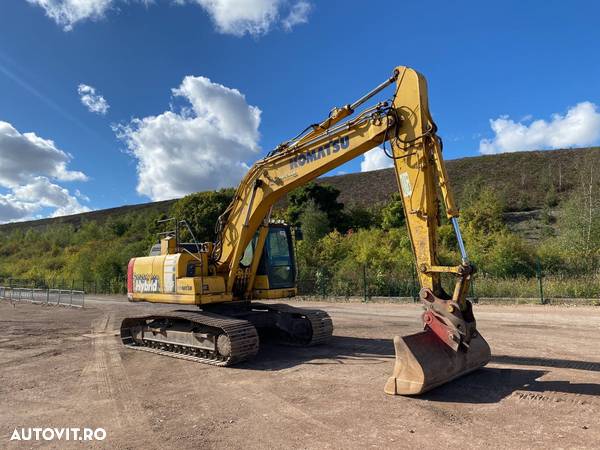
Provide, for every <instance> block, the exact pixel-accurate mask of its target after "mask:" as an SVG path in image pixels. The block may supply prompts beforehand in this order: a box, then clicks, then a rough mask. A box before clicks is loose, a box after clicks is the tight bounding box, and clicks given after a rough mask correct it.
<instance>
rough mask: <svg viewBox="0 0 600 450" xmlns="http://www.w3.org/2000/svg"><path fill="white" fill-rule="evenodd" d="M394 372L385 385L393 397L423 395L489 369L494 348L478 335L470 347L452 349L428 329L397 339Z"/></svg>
mask: <svg viewBox="0 0 600 450" xmlns="http://www.w3.org/2000/svg"><path fill="white" fill-rule="evenodd" d="M394 347H395V349H396V363H395V365H394V373H393V375H392V376H391V377H390V378H389V379H388V381H387V383H386V385H385V389H384V390H385V393H386V394H391V395H419V394H422V393H424V392H427V391H429V390H430V389H433V388H435V387H437V386H440V385H442V384H444V383H447V382H449V381H451V380H453V379H455V378H458V377H460V376H462V375H465V374H467V373H469V372H472V371H474V370H477V369H479V368H480V367H483V366H485V365H486V364H487V363H488V362H489V361H490V358H491V353H490V347H489V345H488V343H487V342H486V341H485V339H484V338H483V337H482V336H481V335H480V334H477V335H476V336H475V337H473V338H472V339H471V341H470V342H469V347H468V348H465V347H462V346H461V348H458V349H457V350H454V349H452V348H451V347H449V346H448V345H446V344H445V343H444V342H443V341H442V340H441V339H440V338H438V336H437V335H436V334H435V333H434V332H433V331H431V329H429V328H428V329H426V330H425V331H422V332H420V333H416V334H411V335H409V336H404V337H401V336H395V337H394Z"/></svg>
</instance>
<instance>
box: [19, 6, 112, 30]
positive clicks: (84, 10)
mask: <svg viewBox="0 0 600 450" xmlns="http://www.w3.org/2000/svg"><path fill="white" fill-rule="evenodd" d="M27 1H28V2H29V3H31V4H33V5H37V6H40V7H42V8H44V11H45V12H46V15H47V16H48V17H49V18H51V19H52V20H54V21H55V22H56V23H57V25H60V26H62V27H63V29H64V30H65V31H69V30H72V29H73V25H75V24H76V23H77V22H81V21H84V20H88V19H91V20H98V19H102V18H103V17H104V15H105V14H106V12H107V11H108V10H109V9H110V8H111V7H112V6H113V3H114V1H113V0H27Z"/></svg>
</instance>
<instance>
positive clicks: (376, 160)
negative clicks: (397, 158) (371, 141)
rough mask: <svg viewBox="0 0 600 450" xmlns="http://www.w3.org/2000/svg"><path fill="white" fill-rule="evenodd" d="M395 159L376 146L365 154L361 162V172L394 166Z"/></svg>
mask: <svg viewBox="0 0 600 450" xmlns="http://www.w3.org/2000/svg"><path fill="white" fill-rule="evenodd" d="M393 166H394V161H393V160H392V159H391V158H388V157H387V156H386V154H385V153H384V152H383V149H382V148H381V147H375V148H374V149H373V150H369V151H368V152H367V153H365V154H364V156H363V160H362V161H361V162H360V171H361V172H370V171H371V170H379V169H386V168H388V167H393Z"/></svg>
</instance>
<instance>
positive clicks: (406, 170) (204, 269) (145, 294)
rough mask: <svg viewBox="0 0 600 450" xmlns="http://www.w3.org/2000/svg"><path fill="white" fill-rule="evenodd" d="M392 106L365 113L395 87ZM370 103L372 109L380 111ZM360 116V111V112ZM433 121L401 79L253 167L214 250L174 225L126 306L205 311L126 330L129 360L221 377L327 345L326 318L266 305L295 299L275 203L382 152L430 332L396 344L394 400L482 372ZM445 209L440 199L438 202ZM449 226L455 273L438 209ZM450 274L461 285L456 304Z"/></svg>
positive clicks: (396, 74)
mask: <svg viewBox="0 0 600 450" xmlns="http://www.w3.org/2000/svg"><path fill="white" fill-rule="evenodd" d="M391 85H394V87H395V89H394V91H393V94H392V96H391V98H390V99H389V100H387V101H381V102H378V103H376V104H374V105H371V106H364V107H363V105H365V103H367V102H368V101H369V100H370V99H372V98H373V97H374V96H375V95H377V94H379V93H380V92H381V91H383V90H384V89H386V88H387V87H388V86H391ZM372 103H374V102H372ZM361 107H363V108H362V109H361V110H360V111H357V110H358V109H359V108H361ZM436 132H437V127H436V125H435V123H434V121H433V119H432V117H431V114H430V112H429V106H428V100H427V84H426V81H425V78H424V77H423V76H422V75H421V74H420V73H418V72H416V71H415V70H413V69H411V68H408V67H402V66H401V67H397V68H396V69H395V70H394V71H393V74H392V76H391V77H390V78H388V79H387V80H385V81H384V82H383V83H381V84H380V85H379V86H377V87H376V88H375V89H373V90H372V91H370V92H369V93H367V94H366V95H364V96H363V97H361V98H360V99H358V100H356V101H355V102H354V103H352V104H347V105H345V106H343V107H339V108H334V109H333V110H332V111H331V112H330V113H329V115H328V117H327V118H326V119H325V120H323V121H322V122H320V123H318V124H313V125H310V126H309V127H307V128H306V129H305V130H304V131H303V132H301V133H300V134H299V135H298V136H296V137H294V138H293V139H291V140H289V141H286V142H284V143H282V144H280V145H279V146H277V148H275V149H274V150H273V151H271V152H270V153H268V154H267V155H266V157H265V158H263V159H261V160H259V161H258V162H256V163H255V164H254V165H253V166H252V167H251V168H250V170H249V171H248V173H247V174H246V176H245V177H244V179H243V180H242V181H241V183H240V185H239V186H238V188H237V190H236V192H235V195H234V197H233V200H232V202H231V204H230V205H229V206H228V207H227V209H226V210H225V212H224V213H223V214H222V215H221V216H220V217H219V219H218V221H217V224H216V235H217V238H216V241H215V242H214V243H212V242H209V243H198V242H196V240H195V238H193V233H192V232H191V230H189V227H188V229H187V231H188V235H189V236H192V238H191V241H192V242H180V234H181V229H182V227H187V224H186V223H185V222H183V221H178V220H174V225H175V226H174V228H175V229H174V230H172V232H167V233H166V234H165V235H163V237H162V239H161V240H160V244H157V245H156V246H155V247H153V249H152V250H151V254H150V256H145V257H139V258H133V259H131V261H130V262H129V265H128V270H127V288H128V289H127V290H128V298H129V300H130V301H133V302H138V301H146V302H152V303H171V304H178V305H196V306H198V307H199V310H177V311H172V312H162V311H160V312H158V311H157V313H156V314H153V315H149V316H144V317H131V318H126V319H124V320H123V322H122V325H121V339H122V341H123V343H124V344H125V345H126V346H128V347H131V348H134V349H139V350H145V351H150V352H154V353H158V354H162V355H168V356H174V357H177V358H183V359H187V360H192V361H198V362H203V363H208V364H214V365H219V366H228V365H231V364H235V363H238V362H241V361H244V360H247V359H249V358H251V357H252V356H254V355H255V354H256V353H257V351H258V346H259V334H258V330H261V331H264V333H261V335H263V334H265V335H270V336H275V337H276V338H277V339H279V340H281V341H283V342H285V343H288V344H291V345H298V346H310V345H315V344H321V343H324V342H326V341H327V340H328V339H329V338H330V337H331V335H332V332H333V324H332V321H331V318H330V317H329V315H328V314H327V313H326V312H324V311H320V310H314V309H305V308H297V307H292V306H289V305H285V304H278V303H272V302H265V303H260V302H257V300H261V299H280V298H286V297H294V296H295V295H296V292H297V289H296V266H295V260H294V246H293V241H292V233H291V230H290V227H289V226H288V225H287V224H285V223H280V222H276V221H271V218H270V216H271V211H272V208H273V205H274V204H275V202H276V201H277V200H278V199H280V198H281V197H282V196H284V195H285V194H287V193H288V192H290V191H291V190H293V189H295V188H297V187H299V186H302V185H305V184H306V183H308V182H309V181H311V180H314V179H315V178H317V177H319V176H321V175H323V174H325V173H326V172H329V171H330V170H332V169H334V168H336V167H338V166H340V165H342V164H344V163H346V162H348V161H350V160H352V159H354V158H356V157H358V156H360V155H362V154H364V153H365V152H367V151H369V150H371V149H373V148H375V147H378V146H382V147H383V148H382V149H381V150H380V151H385V152H386V154H387V156H389V157H390V158H391V159H392V160H393V162H394V168H395V173H396V179H397V182H398V189H399V191H400V194H401V198H402V200H403V205H404V212H405V216H406V225H407V227H408V231H409V235H410V238H411V242H412V249H413V252H414V256H415V260H416V265H417V272H418V278H419V282H420V285H421V291H420V300H421V302H422V304H423V306H424V309H425V311H424V313H423V324H424V331H422V332H419V333H416V334H413V335H409V336H405V337H399V336H396V337H395V338H394V346H395V351H396V362H395V367H394V371H393V374H392V376H391V377H390V378H389V380H388V381H387V383H386V385H385V389H384V390H385V392H386V393H388V394H401V395H416V394H421V393H423V392H425V391H427V390H429V389H432V388H434V387H436V386H439V385H441V384H443V383H446V382H448V381H450V380H452V379H454V378H456V377H458V376H461V375H463V374H465V373H468V372H470V371H473V370H475V369H478V368H480V367H482V366H484V365H485V364H487V363H488V362H489V360H490V348H489V346H488V344H487V342H486V341H485V340H484V339H483V337H482V336H481V335H480V334H479V333H478V331H477V328H476V325H475V318H474V316H473V310H472V305H471V303H470V302H469V301H468V300H467V292H468V290H469V284H470V281H471V277H472V276H473V272H474V268H473V266H472V265H471V264H470V262H469V259H468V256H467V252H466V250H465V246H464V244H463V239H462V237H461V233H460V229H459V226H458V209H457V207H456V205H455V203H454V199H453V197H452V193H451V190H450V186H449V184H448V175H447V174H446V169H445V166H444V162H443V160H442V141H441V139H440V138H439V137H438V136H437V134H436ZM440 197H441V198H440ZM441 203H443V204H444V207H445V208H444V210H445V214H446V215H447V217H448V219H449V220H450V222H451V223H452V225H453V227H454V231H455V234H456V238H457V242H458V247H459V250H460V254H461V256H462V258H461V261H460V262H459V263H458V264H457V265H456V266H443V265H440V264H439V262H438V257H437V227H438V222H439V219H440V211H439V208H440V204H441ZM442 274H446V276H448V274H450V275H453V277H454V279H455V284H454V288H453V292H452V294H448V293H446V291H445V290H444V288H443V287H442Z"/></svg>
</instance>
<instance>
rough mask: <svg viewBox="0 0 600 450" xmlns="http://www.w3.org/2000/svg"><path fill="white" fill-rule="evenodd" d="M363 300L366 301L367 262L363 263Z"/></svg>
mask: <svg viewBox="0 0 600 450" xmlns="http://www.w3.org/2000/svg"><path fill="white" fill-rule="evenodd" d="M363 301H364V302H366V301H367V264H366V263H365V264H363Z"/></svg>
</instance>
